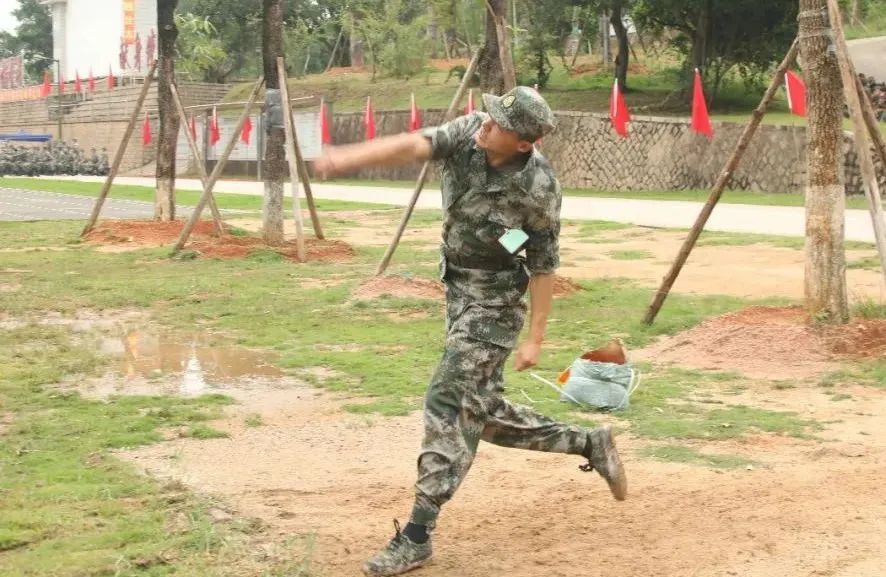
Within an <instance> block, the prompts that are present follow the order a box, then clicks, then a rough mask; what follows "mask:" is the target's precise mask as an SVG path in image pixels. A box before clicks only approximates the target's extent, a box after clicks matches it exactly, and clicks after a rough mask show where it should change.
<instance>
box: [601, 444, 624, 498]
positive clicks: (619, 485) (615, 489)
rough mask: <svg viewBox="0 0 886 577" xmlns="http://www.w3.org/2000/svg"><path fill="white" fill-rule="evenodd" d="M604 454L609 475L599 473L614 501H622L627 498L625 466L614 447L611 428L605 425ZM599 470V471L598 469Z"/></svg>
mask: <svg viewBox="0 0 886 577" xmlns="http://www.w3.org/2000/svg"><path fill="white" fill-rule="evenodd" d="M603 454H604V455H605V456H606V472H607V473H609V475H601V476H602V477H603V478H604V479H605V480H606V483H607V484H608V485H609V490H610V491H611V492H612V496H613V497H615V500H616V501H624V500H625V499H627V498H628V478H627V476H626V475H625V468H624V465H623V464H622V462H621V458H620V457H619V456H618V450H617V449H616V448H615V439H613V438H612V429H611V428H610V427H606V444H605V446H604V449H603ZM598 472H599V471H598Z"/></svg>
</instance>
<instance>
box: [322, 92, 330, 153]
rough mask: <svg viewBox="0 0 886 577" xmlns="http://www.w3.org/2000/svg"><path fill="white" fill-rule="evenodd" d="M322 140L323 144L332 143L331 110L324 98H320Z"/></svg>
mask: <svg viewBox="0 0 886 577" xmlns="http://www.w3.org/2000/svg"><path fill="white" fill-rule="evenodd" d="M320 141H321V142H322V143H323V144H332V136H331V135H330V134H329V111H328V110H327V109H326V101H325V100H323V99H320Z"/></svg>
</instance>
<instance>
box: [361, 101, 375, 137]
mask: <svg viewBox="0 0 886 577" xmlns="http://www.w3.org/2000/svg"><path fill="white" fill-rule="evenodd" d="M363 125H364V126H365V127H366V140H373V139H374V138H375V114H374V113H373V112H372V97H371V96H367V97H366V111H365V112H364V113H363Z"/></svg>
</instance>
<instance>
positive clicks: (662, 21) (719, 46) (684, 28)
mask: <svg viewBox="0 0 886 577" xmlns="http://www.w3.org/2000/svg"><path fill="white" fill-rule="evenodd" d="M635 4H636V5H635V7H634V10H633V11H632V15H633V17H634V19H635V21H636V22H637V24H638V25H639V26H640V28H642V29H643V30H649V31H653V32H655V31H657V32H663V31H665V30H671V31H674V32H676V33H677V36H676V37H675V38H674V40H673V41H672V42H673V44H674V46H676V47H677V49H678V50H680V51H681V52H682V53H683V55H684V57H685V60H684V71H685V75H684V78H685V79H686V85H687V86H688V85H689V79H690V78H691V76H690V73H691V71H692V69H693V68H700V69H701V70H702V72H703V73H704V75H705V82H706V84H708V86H709V87H710V88H711V91H710V94H711V96H712V99H713V98H716V95H717V92H718V91H719V88H720V84H721V83H722V81H723V79H724V77H725V76H726V75H727V74H728V73H729V72H730V71H732V70H737V71H738V72H739V74H741V76H742V77H743V78H745V79H752V78H753V77H754V76H755V75H758V74H760V73H762V72H763V71H766V70H768V69H769V68H770V67H771V66H772V65H773V64H774V63H776V62H778V61H780V60H781V58H782V57H783V56H784V54H785V52H787V50H788V47H789V46H790V45H791V42H792V41H793V39H794V37H795V36H796V34H797V2H796V1H795V0H769V1H763V0H636V2H635Z"/></svg>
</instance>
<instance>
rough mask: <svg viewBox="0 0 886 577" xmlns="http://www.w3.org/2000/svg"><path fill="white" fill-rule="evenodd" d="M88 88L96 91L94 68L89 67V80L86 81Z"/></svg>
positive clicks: (90, 90)
mask: <svg viewBox="0 0 886 577" xmlns="http://www.w3.org/2000/svg"><path fill="white" fill-rule="evenodd" d="M86 90H88V91H89V92H95V77H94V76H93V75H92V68H90V69H89V80H87V81H86Z"/></svg>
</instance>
